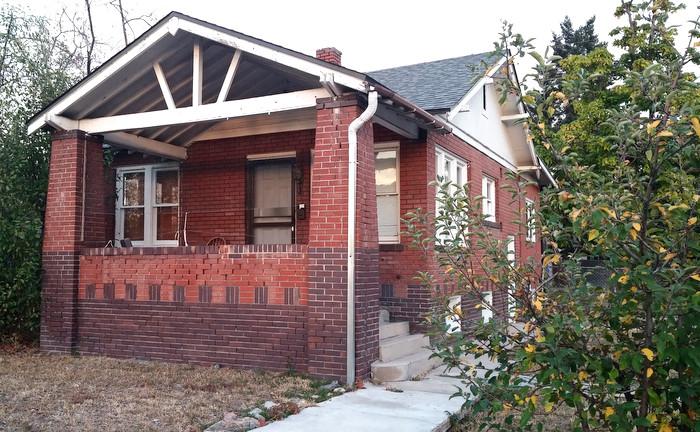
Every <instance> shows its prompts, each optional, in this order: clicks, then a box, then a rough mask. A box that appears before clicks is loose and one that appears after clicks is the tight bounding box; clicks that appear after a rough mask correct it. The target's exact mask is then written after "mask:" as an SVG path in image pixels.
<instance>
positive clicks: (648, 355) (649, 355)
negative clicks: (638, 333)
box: [642, 348, 654, 361]
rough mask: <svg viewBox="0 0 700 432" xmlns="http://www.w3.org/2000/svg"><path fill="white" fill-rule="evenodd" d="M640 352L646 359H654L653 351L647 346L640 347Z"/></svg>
mask: <svg viewBox="0 0 700 432" xmlns="http://www.w3.org/2000/svg"><path fill="white" fill-rule="evenodd" d="M642 354H644V357H646V358H647V360H649V361H653V360H654V351H652V350H650V349H649V348H642Z"/></svg>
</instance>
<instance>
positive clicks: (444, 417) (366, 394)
mask: <svg viewBox="0 0 700 432" xmlns="http://www.w3.org/2000/svg"><path fill="white" fill-rule="evenodd" d="M440 379H444V380H448V381H446V382H442V385H440V383H438V382H436V381H435V379H432V378H431V377H430V376H429V377H426V379H425V380H421V381H404V382H403V383H387V385H386V387H387V388H389V389H399V388H401V384H406V385H411V384H409V383H415V385H413V388H412V389H406V390H403V391H402V392H396V391H390V390H387V389H386V388H385V387H383V386H376V385H371V384H368V385H367V388H366V389H363V390H358V391H354V392H349V393H345V394H344V395H342V396H338V397H335V398H333V399H330V400H327V401H325V402H322V403H320V404H318V406H314V407H310V408H306V409H304V410H302V411H301V413H299V414H297V415H293V416H290V417H287V418H286V419H284V420H282V421H278V422H274V423H271V424H269V425H267V426H264V427H262V428H259V429H255V431H256V432H257V431H260V432H317V431H318V432H327V431H343V432H384V431H386V432H396V431H403V432H431V431H440V432H442V431H446V430H447V429H448V427H449V414H448V412H456V411H458V410H459V408H460V406H461V404H462V401H461V400H459V399H452V400H450V394H452V393H453V392H454V386H453V384H458V383H459V381H458V380H455V379H454V378H444V377H440ZM421 383H425V384H428V383H430V385H428V386H426V387H424V388H421V386H420V384H421ZM445 389H447V391H446V390H445ZM431 390H432V391H431ZM434 390H440V391H437V392H436V391H434Z"/></svg>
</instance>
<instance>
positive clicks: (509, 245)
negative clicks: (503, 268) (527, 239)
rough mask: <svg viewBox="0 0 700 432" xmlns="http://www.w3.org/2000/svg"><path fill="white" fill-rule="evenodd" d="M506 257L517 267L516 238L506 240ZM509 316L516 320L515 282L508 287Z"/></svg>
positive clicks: (511, 237) (510, 237)
mask: <svg viewBox="0 0 700 432" xmlns="http://www.w3.org/2000/svg"><path fill="white" fill-rule="evenodd" d="M506 257H507V258H508V262H509V263H510V265H511V266H516V265H517V259H516V257H515V236H512V235H511V236H508V237H507V238H506ZM508 316H509V317H510V318H515V282H512V283H511V284H510V286H509V287H508Z"/></svg>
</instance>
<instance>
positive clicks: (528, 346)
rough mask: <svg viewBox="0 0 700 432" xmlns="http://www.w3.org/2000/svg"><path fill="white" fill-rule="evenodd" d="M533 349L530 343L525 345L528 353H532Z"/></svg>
mask: <svg viewBox="0 0 700 432" xmlns="http://www.w3.org/2000/svg"><path fill="white" fill-rule="evenodd" d="M535 349H536V348H535V346H534V345H532V344H527V345H525V351H527V352H529V353H534V352H535Z"/></svg>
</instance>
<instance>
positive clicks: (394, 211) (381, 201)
mask: <svg viewBox="0 0 700 432" xmlns="http://www.w3.org/2000/svg"><path fill="white" fill-rule="evenodd" d="M374 181H375V184H376V188H377V226H378V229H379V243H399V241H400V227H401V224H400V218H401V214H400V213H401V199H400V195H399V143H398V142H386V143H377V144H375V146H374Z"/></svg>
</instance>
